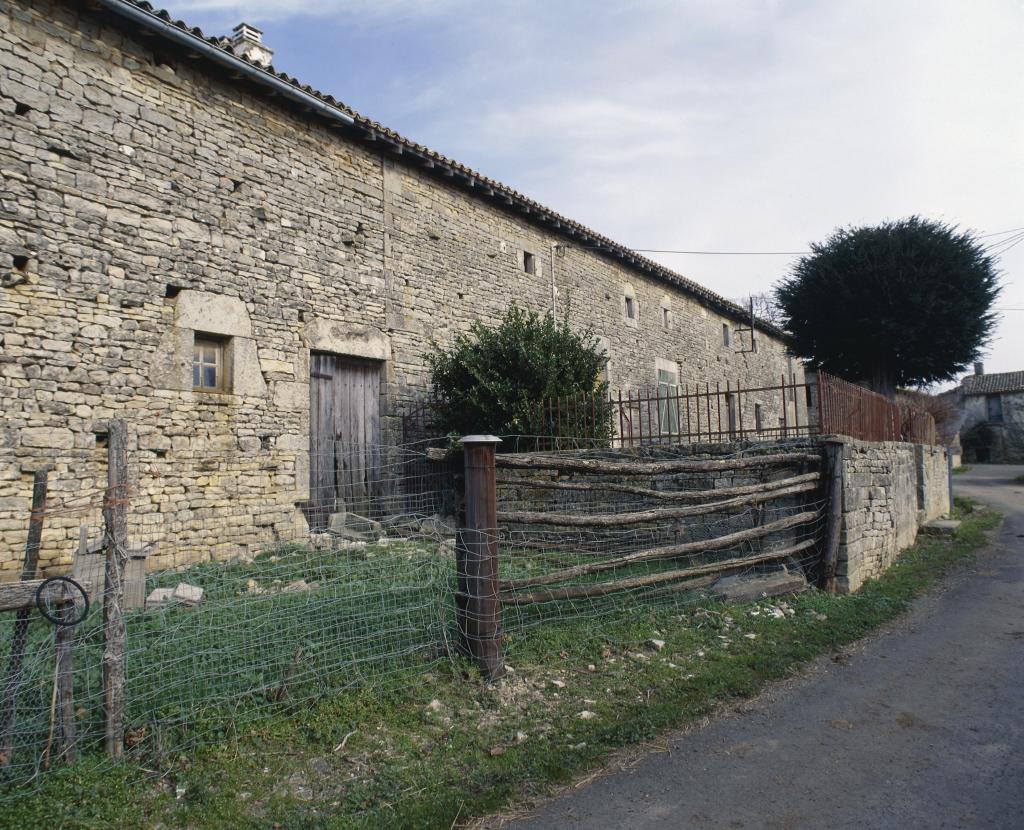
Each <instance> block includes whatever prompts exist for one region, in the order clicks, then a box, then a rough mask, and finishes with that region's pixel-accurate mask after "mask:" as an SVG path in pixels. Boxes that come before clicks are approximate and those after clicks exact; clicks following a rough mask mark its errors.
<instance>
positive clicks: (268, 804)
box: [0, 500, 999, 830]
mask: <svg viewBox="0 0 1024 830" xmlns="http://www.w3.org/2000/svg"><path fill="white" fill-rule="evenodd" d="M957 513H958V514H959V517H960V518H962V519H963V523H962V525H961V527H960V528H959V530H958V531H957V533H956V535H955V536H954V537H953V538H952V539H945V538H937V537H921V539H920V540H919V542H918V544H917V545H915V546H914V547H913V548H911V549H910V550H908V551H906V552H905V553H904V554H903V555H902V556H901V557H900V559H899V560H898V562H897V563H896V564H895V565H894V566H893V567H892V568H890V570H889V571H888V572H887V573H886V574H885V575H884V576H883V577H882V578H881V579H878V580H875V581H872V582H869V583H868V584H866V585H865V586H864V587H863V588H862V589H861V590H860V591H859V592H858V593H857V594H855V595H852V596H830V595H827V594H823V593H821V592H818V591H814V590H811V591H807V592H805V593H803V594H799V595H796V596H792V597H787V598H784V599H780V600H765V601H762V602H760V603H755V604H751V605H733V606H727V605H723V604H719V603H712V602H703V603H700V604H697V605H693V606H689V607H686V608H638V609H634V610H633V611H632V612H630V611H628V610H626V609H623V610H622V611H621V613H620V615H619V616H618V617H607V618H604V619H602V620H601V621H600V623H599V624H597V623H595V622H591V623H589V624H585V623H583V622H582V621H580V620H579V619H574V618H572V617H570V616H567V617H565V618H564V619H560V620H552V621H550V622H549V623H547V624H545V625H544V626H537V627H534V628H530V629H527V630H524V631H517V632H516V633H515V634H514V635H513V637H512V638H511V639H510V642H509V643H508V647H509V654H510V655H511V657H510V660H511V666H510V671H509V672H508V675H507V677H506V678H505V679H504V680H503V681H501V682H500V683H498V684H493V685H489V684H486V683H483V682H482V681H481V680H480V679H479V677H478V676H477V675H476V673H475V671H474V670H473V669H472V668H471V667H470V666H468V665H466V664H462V663H460V662H457V661H456V662H448V661H442V662H435V663H433V664H431V665H429V666H422V665H421V666H415V665H410V666H408V667H407V669H405V670H404V671H405V672H406V673H405V675H403V676H401V677H400V678H399V680H400V681H401V682H397V683H396V682H395V680H396V678H395V676H394V675H392V676H391V677H390V678H389V680H388V683H387V685H386V687H384V686H375V685H374V684H373V683H372V682H370V683H367V684H365V685H363V686H361V687H359V688H354V689H351V690H349V691H346V692H341V693H334V694H330V695H327V696H325V697H323V698H321V699H319V700H313V701H310V700H308V699H305V700H301V701H295V702H291V703H284V704H281V705H280V707H279V708H278V709H276V710H274V711H273V712H271V713H267V714H266V716H265V717H264V718H262V719H261V720H260V721H259V722H258V723H246V724H244V726H242V727H239V728H236V729H234V730H231V731H229V732H226V733H225V734H224V735H223V737H222V738H221V739H220V740H218V741H217V742H216V743H213V744H209V745H206V746H204V747H199V748H196V749H194V750H192V751H190V752H187V753H182V754H180V755H178V756H176V757H171V758H165V759H164V762H163V764H162V765H161V766H160V767H159V768H158V769H144V768H143V767H142V765H141V764H140V763H139V762H137V761H132V762H127V763H125V764H123V765H121V766H120V767H111V766H110V765H109V764H108V763H107V762H105V761H104V760H103V759H102V758H101V757H97V756H90V757H87V758H85V759H83V760H82V761H81V762H80V763H79V764H77V765H76V766H74V767H72V768H69V769H63V770H59V771H54V772H51V773H49V774H47V775H46V776H44V777H43V778H41V779H39V780H38V781H37V782H36V786H35V787H34V788H26V789H25V790H24V791H18V790H12V791H8V792H6V793H4V794H3V795H2V799H0V826H10V827H19V828H26V830H28V829H29V828H44V827H45V828H51V827H53V826H61V827H64V828H100V827H112V826H114V827H150V826H159V827H168V828H170V827H188V828H196V830H221V829H222V828H223V830H227V828H250V827H251V828H257V827H258V828H266V827H274V828H281V829H282V830H284V829H285V828H296V829H297V828H324V829H325V830H326V829H327V828H364V827H365V828H369V827H417V828H420V827H424V828H430V827H438V828H450V827H452V826H453V824H456V823H458V822H459V821H465V820H467V819H469V818H471V817H473V816H477V815H481V814H483V813H487V812H490V811H494V810H497V809H500V808H502V807H504V806H507V805H508V804H509V803H510V802H512V801H513V800H515V799H517V798H521V797H523V796H526V795H529V794H532V793H537V792H543V791H545V790H546V789H548V788H550V787H551V786H552V785H554V784H557V783H560V782H565V781H568V780H571V779H572V778H573V777H574V776H578V775H580V774H582V773H584V772H586V771H587V770H590V769H593V768H595V767H597V766H599V765H600V764H601V763H602V761H604V760H605V759H606V758H607V757H608V755H609V754H610V753H611V752H612V751H614V750H615V749H618V748H620V747H623V746H626V745H630V744H634V743H637V742H642V741H645V740H649V739H651V738H653V737H655V736H656V735H658V734H659V732H661V731H663V730H666V729H669V728H674V727H680V726H684V725H686V724H688V723H692V722H693V721H694V720H695V719H697V718H699V717H701V716H703V715H707V714H709V713H711V712H713V711H715V710H716V709H717V708H718V707H720V706H722V705H723V704H728V703H729V702H731V701H735V700H738V699H741V698H746V697H750V696H751V695H754V694H756V693H757V692H758V691H759V690H760V689H761V688H763V686H764V685H765V684H766V683H768V682H770V681H773V680H777V679H781V678H784V677H787V676H791V675H792V674H794V673H795V672H796V671H798V670H799V668H800V666H801V665H802V664H804V663H805V662H806V661H808V660H810V659H812V658H814V657H815V656H817V655H819V654H822V653H827V652H828V651H830V650H835V649H839V648H841V647H843V646H844V645H846V644H848V643H850V642H852V641H854V640H856V639H857V638H859V637H862V636H864V635H865V634H867V633H868V632H870V631H871V630H872V629H874V628H876V627H877V626H879V625H880V624H882V623H884V622H886V621H888V620H891V619H892V618H893V617H895V616H896V615H898V614H899V613H901V612H902V611H903V610H904V609H906V608H907V606H908V604H909V603H910V602H911V601H912V600H913V599H914V597H916V596H917V595H919V594H920V593H921V592H922V591H924V590H925V589H926V588H928V587H929V586H930V585H932V584H933V583H935V582H936V581H937V580H938V579H940V578H941V577H942V576H943V575H945V574H946V573H948V572H949V571H950V570H951V569H952V568H954V567H955V566H956V565H957V563H958V562H960V561H961V560H963V559H964V558H965V557H967V556H968V555H969V554H970V553H971V552H972V551H974V550H976V549H977V548H979V547H981V546H982V545H984V544H985V541H986V537H985V532H986V531H987V530H990V529H991V528H993V527H995V526H996V525H997V524H998V523H999V516H998V514H996V513H994V512H992V511H989V510H986V509H978V508H977V507H975V506H973V505H971V504H970V503H968V502H965V501H962V500H958V502H957ZM202 727H203V724H202V723H201V722H200V723H198V724H197V725H196V729H197V730H201V729H202Z"/></svg>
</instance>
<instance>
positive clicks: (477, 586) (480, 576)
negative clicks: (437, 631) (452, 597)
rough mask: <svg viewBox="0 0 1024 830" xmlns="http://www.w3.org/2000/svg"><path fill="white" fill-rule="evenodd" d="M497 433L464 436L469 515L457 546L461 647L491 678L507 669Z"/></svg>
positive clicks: (458, 616) (497, 676) (489, 678)
mask: <svg viewBox="0 0 1024 830" xmlns="http://www.w3.org/2000/svg"><path fill="white" fill-rule="evenodd" d="M499 443H501V439H500V438H496V437H495V436H493V435H467V436H466V437H465V438H463V439H462V446H463V452H464V454H465V471H466V520H465V522H464V526H463V527H462V528H460V529H459V541H458V546H457V550H456V567H457V569H458V578H459V587H458V596H457V597H456V618H457V621H458V626H459V641H460V648H461V649H462V651H463V652H464V653H465V654H467V655H469V656H470V657H472V658H473V659H474V660H476V662H477V664H478V665H479V666H480V668H481V669H482V670H483V672H484V674H485V675H486V676H487V679H488V680H496V679H497V678H499V677H501V676H502V674H504V662H503V660H502V655H501V602H500V600H499V599H498V487H497V481H496V478H495V471H494V454H495V448H496V447H497V445H498V444H499Z"/></svg>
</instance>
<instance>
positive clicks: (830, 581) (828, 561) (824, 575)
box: [819, 441, 843, 594]
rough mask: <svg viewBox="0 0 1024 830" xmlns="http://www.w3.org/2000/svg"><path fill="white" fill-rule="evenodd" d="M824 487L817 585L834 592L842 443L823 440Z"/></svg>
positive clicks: (839, 511) (837, 554) (841, 484)
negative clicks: (822, 546) (822, 549)
mask: <svg viewBox="0 0 1024 830" xmlns="http://www.w3.org/2000/svg"><path fill="white" fill-rule="evenodd" d="M824 472H825V488H826V492H827V495H828V505H827V508H826V509H827V510H828V512H827V513H826V514H825V552H824V555H823V557H822V568H821V582H820V585H819V587H821V588H823V589H824V590H826V591H828V592H829V593H830V594H834V593H835V592H836V571H837V570H838V568H839V542H840V533H841V531H842V524H843V443H842V441H826V442H825V470H824Z"/></svg>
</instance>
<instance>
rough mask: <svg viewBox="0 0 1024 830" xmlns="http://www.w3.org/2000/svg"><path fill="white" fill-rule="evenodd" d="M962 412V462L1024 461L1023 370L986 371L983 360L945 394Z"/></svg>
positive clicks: (1005, 462)
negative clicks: (957, 385) (956, 386)
mask: <svg viewBox="0 0 1024 830" xmlns="http://www.w3.org/2000/svg"><path fill="white" fill-rule="evenodd" d="M946 395H947V397H948V399H949V400H951V401H953V402H954V404H955V406H956V407H957V409H958V410H959V412H960V416H961V419H962V421H961V425H960V445H961V448H962V457H963V461H964V463H966V464H970V463H982V464H985V463H993V464H1020V463H1024V372H997V373H994V374H985V367H984V365H983V364H981V363H975V364H974V374H973V375H967V377H965V378H964V379H963V380H962V381H961V382H960V386H959V387H958V388H957V389H954V390H952V391H951V392H947V393H946Z"/></svg>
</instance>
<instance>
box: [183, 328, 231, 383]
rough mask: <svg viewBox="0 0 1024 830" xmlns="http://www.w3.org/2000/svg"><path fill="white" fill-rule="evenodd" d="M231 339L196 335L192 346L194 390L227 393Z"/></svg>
mask: <svg viewBox="0 0 1024 830" xmlns="http://www.w3.org/2000/svg"><path fill="white" fill-rule="evenodd" d="M229 342H230V338H227V337H215V336H212V335H209V334H198V333H197V334H196V336H195V341H194V343H193V346H192V388H193V389H196V390H198V391H203V392H227V391H228V390H229V389H230V386H229V383H228V359H227V358H228V348H227V347H228V343H229Z"/></svg>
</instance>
